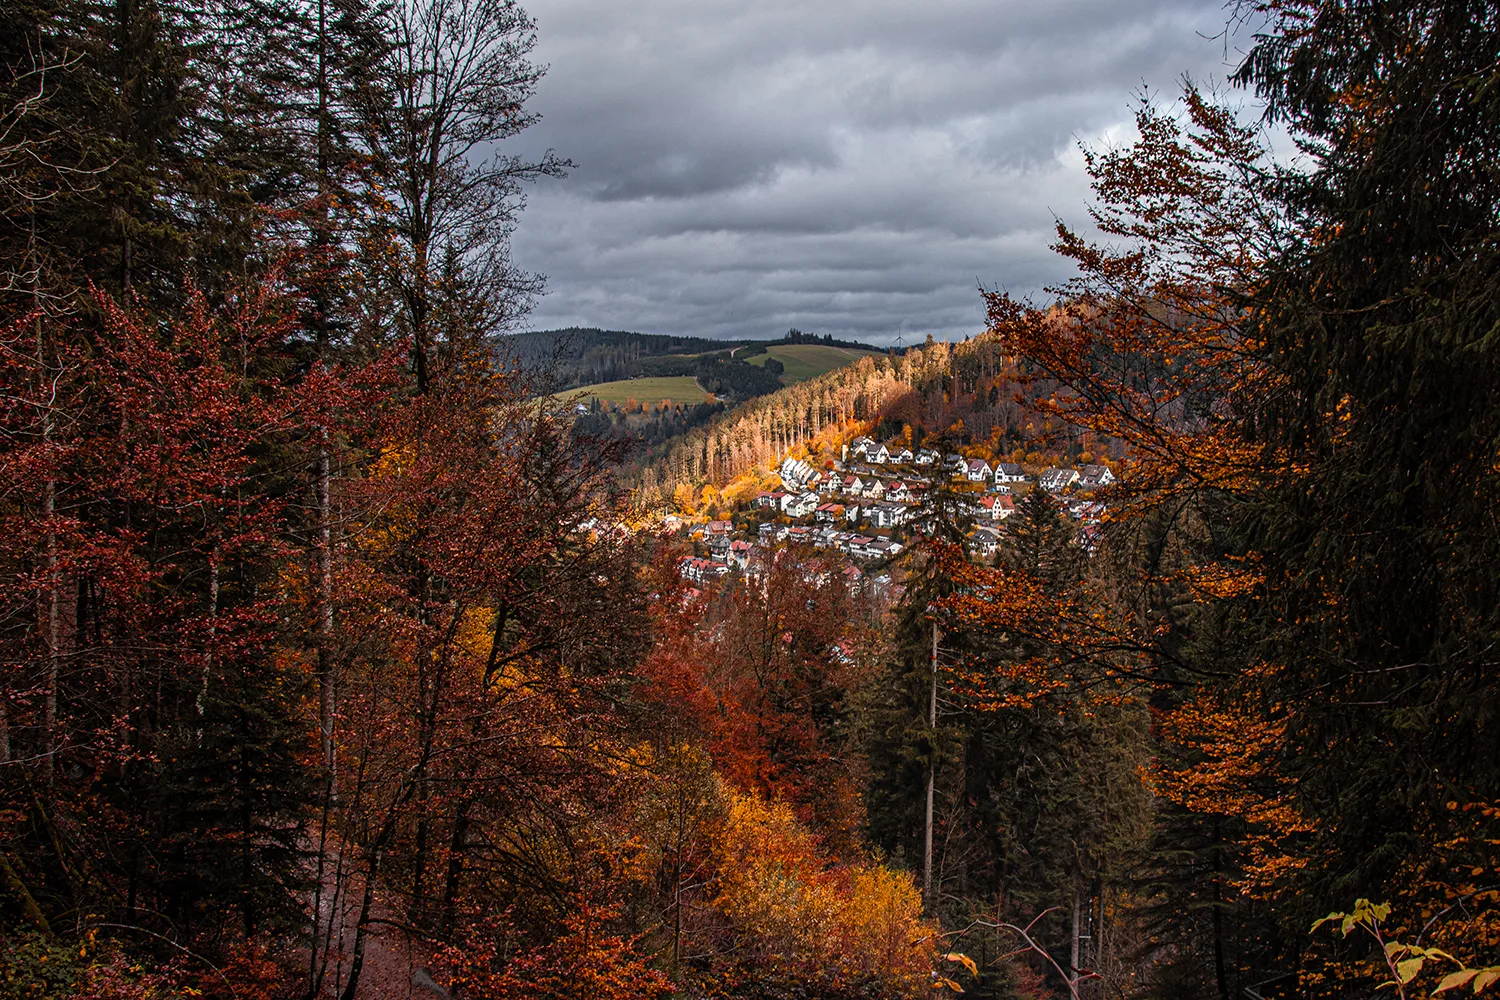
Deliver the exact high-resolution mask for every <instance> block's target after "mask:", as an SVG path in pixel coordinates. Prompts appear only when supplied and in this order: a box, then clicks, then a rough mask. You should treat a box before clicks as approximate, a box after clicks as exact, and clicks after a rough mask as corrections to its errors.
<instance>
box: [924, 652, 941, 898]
mask: <svg viewBox="0 0 1500 1000" xmlns="http://www.w3.org/2000/svg"><path fill="white" fill-rule="evenodd" d="M937 679H938V628H937V623H936V622H934V623H933V625H932V684H931V692H930V695H929V697H928V704H927V733H928V739H929V740H930V743H929V746H928V755H927V823H926V830H925V836H924V838H923V844H922V895H923V896H924V897H925V898H926V900H927V912H928V913H936V912H937V895H936V890H935V888H934V885H933V876H932V809H933V804H934V800H935V799H936V797H937Z"/></svg>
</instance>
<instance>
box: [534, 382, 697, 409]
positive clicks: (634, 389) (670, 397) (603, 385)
mask: <svg viewBox="0 0 1500 1000" xmlns="http://www.w3.org/2000/svg"><path fill="white" fill-rule="evenodd" d="M556 396H557V398H558V399H564V400H567V399H575V398H579V399H582V400H585V401H586V400H588V399H589V398H591V397H598V398H599V399H600V400H602V401H603V402H606V403H624V402H627V401H629V400H632V399H633V400H635V401H636V402H638V403H645V404H646V405H648V406H652V405H655V404H657V403H660V402H662V401H666V402H669V403H702V402H704V401H705V400H707V399H709V398H710V397H709V394H708V393H706V392H704V391H703V389H702V388H701V387H700V386H699V385H698V380H697V379H696V378H694V377H693V376H691V375H669V376H665V377H660V378H652V377H645V378H625V379H618V380H616V381H614V382H600V383H597V384H595V385H589V386H583V387H581V388H574V389H564V390H563V391H562V392H559V393H557V394H556Z"/></svg>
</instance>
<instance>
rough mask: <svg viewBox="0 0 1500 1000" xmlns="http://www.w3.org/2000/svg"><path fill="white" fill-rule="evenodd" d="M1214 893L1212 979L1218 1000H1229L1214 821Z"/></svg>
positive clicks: (1217, 825) (1217, 824) (1216, 823)
mask: <svg viewBox="0 0 1500 1000" xmlns="http://www.w3.org/2000/svg"><path fill="white" fill-rule="evenodd" d="M1213 832H1214V874H1213V882H1214V892H1213V897H1214V898H1213V926H1214V979H1215V981H1216V982H1217V983H1218V986H1219V998H1220V1000H1229V977H1228V976H1227V975H1226V974H1225V970H1224V912H1223V906H1222V904H1223V899H1224V895H1223V885H1222V876H1221V875H1220V866H1221V860H1220V857H1219V821H1218V820H1217V819H1215V820H1214V826H1213Z"/></svg>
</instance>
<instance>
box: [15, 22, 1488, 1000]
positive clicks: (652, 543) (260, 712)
mask: <svg viewBox="0 0 1500 1000" xmlns="http://www.w3.org/2000/svg"><path fill="white" fill-rule="evenodd" d="M1239 13H1240V14H1243V15H1245V16H1250V15H1251V14H1253V15H1255V16H1257V17H1261V18H1263V19H1264V20H1263V24H1262V30H1261V34H1259V35H1257V36H1256V38H1255V39H1254V41H1253V44H1252V46H1251V48H1250V50H1249V53H1248V55H1247V56H1246V58H1245V60H1244V62H1243V66H1242V68H1241V69H1240V71H1239V74H1238V76H1237V78H1236V80H1237V84H1238V85H1239V86H1240V87H1241V88H1243V90H1242V92H1241V94H1240V96H1241V97H1245V98H1246V99H1247V100H1251V101H1256V102H1262V104H1263V107H1264V110H1265V114H1266V116H1267V118H1266V121H1265V122H1261V123H1254V122H1252V121H1251V119H1250V117H1249V116H1248V115H1247V114H1245V113H1244V112H1242V111H1238V110H1235V109H1231V108H1226V107H1224V106H1222V105H1221V104H1220V103H1218V102H1216V101H1215V100H1214V99H1211V98H1210V97H1209V96H1208V95H1206V94H1204V93H1202V92H1200V91H1199V90H1196V89H1194V88H1192V87H1191V86H1190V87H1188V88H1187V89H1186V90H1185V91H1184V93H1183V94H1182V95H1181V97H1180V99H1179V100H1177V101H1176V102H1173V103H1170V104H1164V103H1160V102H1153V101H1143V102H1141V104H1140V105H1139V109H1138V114H1137V119H1136V125H1137V133H1138V134H1137V137H1136V139H1135V140H1134V141H1133V142H1131V143H1129V144H1127V145H1122V146H1120V147H1118V148H1110V149H1106V150H1102V151H1091V152H1089V153H1088V154H1087V155H1086V157H1085V161H1086V164H1087V166H1088V169H1089V172H1090V175H1091V177H1092V179H1093V182H1094V205H1093V212H1094V214H1093V217H1092V219H1091V220H1090V221H1091V223H1092V225H1093V226H1094V227H1095V228H1096V229H1097V230H1098V234H1099V235H1098V238H1097V239H1093V238H1089V237H1086V236H1085V235H1082V231H1081V230H1075V229H1071V228H1069V226H1068V221H1067V220H1064V222H1063V223H1060V224H1059V229H1058V239H1057V247H1056V249H1057V250H1058V252H1059V253H1060V254H1061V255H1062V257H1063V259H1064V260H1066V261H1067V262H1068V263H1069V264H1070V265H1072V266H1074V267H1075V268H1076V275H1077V277H1076V278H1075V279H1074V280H1073V281H1071V282H1070V283H1068V284H1067V285H1066V286H1065V287H1062V288H1058V289H1054V290H1052V291H1051V292H1049V293H1047V294H1046V295H1045V296H1038V297H1037V300H1036V301H1029V300H1025V299H1020V298H1015V297H1011V296H1008V295H1006V294H1003V293H1000V292H998V291H990V292H984V293H983V294H982V297H981V296H980V295H979V294H976V308H978V307H979V306H980V305H983V306H985V307H986V308H987V317H988V318H987V326H986V329H985V330H983V331H975V334H974V335H973V336H971V337H970V338H968V339H966V340H963V341H962V342H959V343H954V344H948V343H943V342H938V341H933V340H931V339H929V340H928V342H927V343H924V344H922V345H920V346H919V347H916V348H913V349H912V350H910V351H907V352H904V353H902V354H899V355H896V354H881V355H873V354H872V355H870V356H866V357H862V358H860V359H859V360H857V361H854V362H853V363H851V364H849V365H847V366H844V367H840V368H837V369H835V370H832V371H828V372H826V373H823V374H821V375H816V376H813V377H809V378H807V379H806V380H805V381H801V382H799V383H797V384H795V385H789V386H784V387H778V385H776V384H772V383H776V382H779V379H778V375H779V374H780V373H778V372H777V371H776V369H775V367H774V365H772V364H771V362H773V361H776V360H777V359H776V358H775V357H769V358H766V359H764V361H763V364H760V365H752V364H750V363H748V361H747V360H746V358H745V357H743V356H741V355H742V354H743V355H749V356H752V357H753V356H754V354H753V352H754V351H757V350H758V349H759V347H760V346H761V345H748V346H746V347H744V348H743V349H742V350H740V351H737V352H736V354H735V356H734V357H732V358H731V357H729V356H727V352H725V351H723V350H721V348H722V347H723V346H724V345H721V344H718V343H714V344H713V348H714V349H713V350H711V351H708V352H706V353H703V352H700V353H697V354H694V353H691V352H692V351H693V350H694V349H696V348H700V347H702V346H703V345H702V344H701V343H698V342H695V341H692V340H691V339H689V338H678V339H672V338H665V339H654V338H645V337H642V336H641V335H637V334H615V333H601V332H599V331H585V334H586V336H584V337H583V338H582V339H581V340H580V341H579V344H580V349H579V351H578V352H576V353H574V354H566V352H565V353H564V355H557V352H556V350H555V343H556V341H555V340H549V339H548V338H550V337H552V334H547V335H537V336H535V337H533V338H532V339H531V340H527V339H524V336H525V335H523V339H519V340H510V341H507V339H506V337H507V335H508V334H509V333H510V331H512V329H513V327H514V326H515V325H517V324H518V323H519V322H520V321H521V320H522V319H523V318H524V316H525V315H526V312H527V310H528V308H529V307H530V304H531V303H532V301H533V300H534V298H535V297H536V296H537V295H538V294H540V293H541V292H542V291H543V287H542V283H541V281H540V279H538V278H537V277H536V276H535V275H532V274H529V273H527V272H525V271H524V270H523V269H521V268H519V267H518V266H517V265H516V264H515V262H514V260H513V259H512V256H511V249H510V239H511V236H512V234H513V233H514V231H515V228H516V227H517V226H518V225H524V224H525V221H524V219H523V218H522V217H521V216H520V209H521V206H522V195H523V193H524V190H525V185H526V184H528V183H530V182H532V181H536V180H541V179H543V178H552V179H556V178H559V177H560V176H561V175H562V174H563V173H564V172H565V170H566V168H567V165H566V164H565V163H564V162H563V161H562V160H560V159H557V158H555V157H554V156H552V155H550V154H549V155H546V156H543V157H540V158H537V159H524V158H516V157H513V156H510V155H508V153H507V151H508V149H509V148H510V144H508V143H507V140H509V139H512V138H513V137H515V136H516V135H517V134H518V133H520V132H521V131H523V130H525V129H527V128H528V127H530V125H531V124H533V123H534V118H533V117H532V116H531V114H530V112H529V111H528V110H527V108H528V102H529V101H530V99H531V98H532V96H533V94H534V91H535V89H536V87H537V86H538V83H539V81H540V79H541V72H542V71H541V68H540V67H538V66H537V65H535V64H534V63H533V62H531V61H530V54H531V52H532V51H533V46H534V43H535V37H534V34H533V32H534V27H533V24H532V22H531V20H530V19H529V17H528V16H527V15H526V14H525V12H524V11H523V10H522V9H521V8H520V7H518V6H516V5H515V4H514V3H511V2H508V0H392V2H390V3H381V4H375V3H371V4H365V3H362V2H358V0H348V2H340V3H337V4H334V3H331V2H328V3H325V2H322V0H298V2H296V3H245V4H230V5H220V6H217V7H213V8H211V9H210V8H208V7H204V6H202V5H192V4H186V3H177V2H169V0H133V2H129V3H123V2H122V3H117V4H112V5H103V4H96V3H86V2H83V0H35V2H28V3H24V4H19V5H16V4H12V5H11V6H10V7H7V9H6V12H5V21H6V24H5V27H7V28H8V29H9V30H7V31H5V32H4V33H3V34H0V58H3V64H4V77H3V87H4V95H3V101H0V218H3V222H4V225H3V227H0V270H3V275H4V280H3V282H0V311H3V315H0V429H3V438H0V526H3V529H4V530H3V539H4V541H3V543H0V561H3V573H0V622H3V623H4V627H3V629H0V650H3V656H0V997H3V998H10V997H15V998H18V1000H19V998H28V1000H30V998H51V997H78V998H88V1000H145V998H158V997H162V998H168V997H169V998H179V997H181V998H187V997H211V998H215V1000H244V998H262V1000H318V998H330V1000H332V998H337V1000H365V998H376V997H381V998H384V997H391V996H397V997H428V998H430V997H446V998H451V1000H458V998H465V1000H468V998H473V1000H511V998H523V997H524V998H528V1000H529V998H533V997H543V998H551V1000H563V998H574V997H578V998H589V1000H668V998H682V1000H801V998H806V1000H811V998H820V1000H822V998H829V1000H875V998H892V1000H894V998H915V997H929V996H945V995H947V994H949V993H958V992H960V991H961V992H963V993H965V994H968V995H971V996H977V997H986V998H993V1000H1039V998H1047V997H1055V998H1066V1000H1106V998H1111V1000H1113V998H1127V1000H1137V998H1142V1000H1145V998H1152V1000H1198V998H1203V997H1213V998H1218V1000H1237V998H1250V1000H1268V998H1273V997H1274V998H1286V1000H1290V998H1300V997H1316V998H1325V997H1328V998H1333V997H1338V998H1350V1000H1356V998H1365V997H1373V996H1398V997H1403V998H1412V1000H1415V998H1417V997H1447V996H1452V995H1456V994H1458V993H1460V992H1461V993H1463V994H1464V995H1474V994H1487V993H1493V992H1494V991H1495V990H1496V989H1497V988H1500V987H1497V986H1496V985H1495V984H1496V983H1497V982H1500V716H1497V710H1500V673H1497V669H1496V657H1495V649H1496V647H1497V644H1500V558H1497V556H1500V523H1497V511H1500V506H1497V504H1496V503H1495V497H1496V489H1497V486H1500V396H1497V393H1496V386H1497V385H1500V371H1497V351H1500V342H1497V337H1496V331H1497V330H1500V294H1497V276H1500V261H1497V247H1500V239H1497V234H1500V171H1497V170H1496V169H1495V168H1496V165H1497V163H1500V85H1497V82H1500V69H1497V67H1500V11H1497V9H1496V8H1495V7H1494V5H1493V4H1485V3H1479V2H1452V0H1445V2H1441V3H1440V2H1437V0H1402V2H1395V3H1379V4H1377V3H1373V2H1363V0H1360V2H1351V3H1333V2H1330V0H1289V2H1282V3H1276V4H1265V5H1246V6H1244V7H1243V8H1240V9H1239ZM1122 96H1123V95H1122ZM1257 106H1259V105H1257ZM1267 126H1269V127H1274V128H1275V129H1276V130H1279V131H1280V132H1282V133H1285V134H1290V135H1291V136H1292V137H1293V138H1295V139H1296V140H1297V142H1298V144H1299V147H1298V148H1299V149H1300V151H1301V154H1302V159H1301V160H1299V161H1298V162H1296V163H1294V164H1291V165H1287V164H1284V163H1283V164H1278V163H1276V162H1275V161H1274V160H1273V158H1272V157H1271V156H1270V154H1269V152H1268V150H1267V133H1266V127H1267ZM784 343H790V344H793V345H799V346H806V345H811V346H816V347H819V348H820V349H822V348H827V349H830V350H835V349H836V350H839V351H846V350H855V349H857V348H858V345H851V344H846V343H842V342H833V341H831V340H824V339H821V338H816V339H815V338H811V337H809V336H807V335H798V336H796V337H792V338H789V339H788V340H786V341H784ZM570 350H571V349H570ZM802 353H803V355H807V353H808V352H802ZM554 355H557V360H558V364H559V366H560V367H559V369H558V370H556V371H553V372H552V373H551V376H558V375H559V372H560V371H564V370H565V371H568V372H570V373H571V374H570V375H569V378H573V379H576V380H583V379H587V378H594V377H597V376H600V375H604V374H608V373H611V372H615V371H616V370H617V368H618V366H624V369H622V370H626V371H627V376H628V377H632V378H633V377H634V376H635V375H642V374H645V369H644V367H642V368H640V369H636V368H633V367H631V366H635V365H644V364H645V363H646V362H652V363H659V364H662V365H667V364H677V363H680V362H681V361H682V360H683V359H688V360H690V361H691V363H692V365H693V366H695V377H697V376H702V377H706V378H721V379H722V380H724V385H721V386H720V388H727V392H726V395H730V396H733V397H734V398H735V399H736V400H740V399H746V400H747V401H744V402H741V403H739V405H737V406H735V407H734V408H721V407H720V405H719V404H717V403H709V402H703V403H694V404H691V405H675V406H669V407H665V408H656V409H649V408H648V407H646V406H644V405H638V406H637V407H635V408H632V412H630V413H628V414H627V413H625V412H624V409H623V408H621V409H620V410H610V409H607V408H606V407H605V406H604V405H603V404H598V403H596V404H592V405H591V404H587V403H584V404H579V403H576V402H573V403H565V402H563V401H562V400H560V399H559V398H558V397H557V396H555V395H553V393H554V392H555V391H556V390H557V389H558V388H559V386H558V385H557V382H556V378H555V377H551V376H549V375H548V373H547V372H546V371H545V370H544V369H545V367H546V365H545V364H544V362H546V361H550V360H552V359H553V358H554ZM788 356H794V355H788ZM568 366H572V367H571V368H569V367H568ZM699 366H707V367H706V368H703V370H702V371H697V368H698V367H699ZM743 369H748V370H749V371H750V373H751V374H749V375H747V374H746V372H745V371H743ZM716 373H717V374H716ZM746 378H748V379H751V380H755V381H754V382H753V383H752V382H749V381H747V382H744V384H743V385H741V384H739V383H738V382H735V381H734V380H737V379H746ZM549 379H550V380H549ZM641 381H645V380H644V379H642V380H641ZM732 382H733V383H734V384H733V385H731V384H730V383H732ZM757 387H758V388H757ZM749 389H756V391H749ZM761 389H763V390H765V391H764V392H761V391H759V390H761ZM747 397H754V398H748V399H747ZM645 402H646V401H643V400H642V401H637V403H638V404H641V403H645ZM580 406H581V407H582V411H583V412H580V409H579V407H580ZM632 438H636V439H638V440H636V441H634V442H633V441H632ZM1074 465H1077V466H1079V468H1073V466H1074ZM835 497H836V498H838V499H839V502H834V500H833V499H831V498H835ZM892 497H898V498H899V500H892V499H891V498H892ZM845 500H847V504H846V503H845V502H844V501H845ZM859 508H863V513H859V512H858V509H859ZM872 511H873V514H872V513H871V512H872ZM667 515H670V517H668V516H667ZM897 516H899V517H900V518H901V520H899V521H897V520H895V519H894V518H896V517H897ZM859 517H864V518H865V520H863V521H860V520H858V518H859ZM980 522H983V523H982V524H981V523H980ZM845 528H848V529H849V530H843V529H845ZM867 532H868V533H867ZM1330 914H1331V915H1332V918H1331V920H1330V919H1328V918H1329V916H1330Z"/></svg>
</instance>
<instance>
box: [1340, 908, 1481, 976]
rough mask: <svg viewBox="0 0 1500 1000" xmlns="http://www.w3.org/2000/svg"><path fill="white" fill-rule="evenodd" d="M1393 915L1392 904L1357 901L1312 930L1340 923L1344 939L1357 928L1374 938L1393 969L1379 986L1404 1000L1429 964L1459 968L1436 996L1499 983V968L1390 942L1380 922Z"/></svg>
mask: <svg viewBox="0 0 1500 1000" xmlns="http://www.w3.org/2000/svg"><path fill="white" fill-rule="evenodd" d="M1390 914H1391V904H1389V903H1371V902H1370V901H1369V900H1368V899H1357V900H1355V901H1354V910H1353V912H1351V913H1330V914H1328V916H1326V917H1323V918H1322V919H1321V920H1318V921H1316V922H1314V923H1313V925H1312V930H1313V931H1316V930H1317V929H1318V928H1319V927H1322V926H1323V925H1324V924H1327V923H1332V922H1334V921H1338V922H1339V931H1340V933H1341V934H1342V935H1343V936H1344V937H1348V936H1349V934H1350V932H1352V931H1354V930H1355V929H1359V930H1362V931H1364V932H1365V933H1367V934H1369V935H1370V936H1371V937H1373V938H1374V939H1375V941H1376V943H1377V944H1379V945H1380V948H1381V953H1382V954H1383V955H1384V956H1385V964H1386V967H1387V968H1388V969H1390V971H1391V977H1392V978H1391V979H1390V980H1389V981H1387V982H1384V983H1381V984H1380V986H1381V988H1382V989H1384V988H1385V987H1387V986H1394V987H1395V988H1396V993H1397V994H1398V995H1399V996H1400V997H1401V998H1402V1000H1406V987H1407V984H1409V983H1410V982H1411V981H1412V980H1414V979H1416V978H1417V976H1419V975H1421V973H1422V968H1423V967H1424V966H1425V965H1426V964H1427V963H1428V962H1429V961H1431V962H1440V961H1444V962H1452V963H1453V964H1454V965H1457V966H1458V971H1456V972H1450V973H1448V975H1446V976H1444V977H1443V978H1442V980H1441V981H1440V982H1439V983H1438V985H1437V988H1436V989H1435V990H1433V991H1432V992H1433V993H1434V994H1437V993H1445V992H1447V991H1448V990H1454V989H1458V988H1460V987H1462V986H1470V987H1471V988H1472V989H1473V991H1474V992H1475V993H1481V992H1483V991H1484V990H1485V989H1487V988H1488V987H1489V986H1490V985H1491V984H1493V983H1494V982H1496V981H1497V980H1500V965H1489V966H1484V967H1481V968H1474V969H1471V968H1469V967H1468V966H1466V965H1464V963H1463V962H1461V961H1459V960H1458V959H1456V958H1454V957H1453V956H1452V955H1450V954H1448V953H1447V952H1446V951H1443V950H1442V949H1441V948H1424V947H1422V946H1421V945H1417V944H1405V943H1403V942H1401V941H1387V940H1386V939H1385V935H1384V933H1382V932H1381V929H1380V923H1381V921H1383V920H1385V918H1386V917H1388V916H1390Z"/></svg>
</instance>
